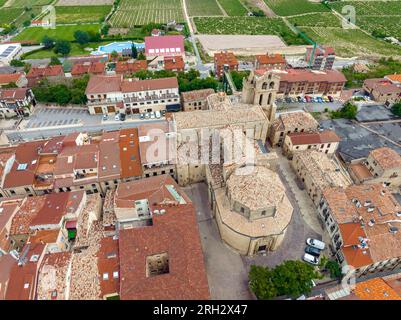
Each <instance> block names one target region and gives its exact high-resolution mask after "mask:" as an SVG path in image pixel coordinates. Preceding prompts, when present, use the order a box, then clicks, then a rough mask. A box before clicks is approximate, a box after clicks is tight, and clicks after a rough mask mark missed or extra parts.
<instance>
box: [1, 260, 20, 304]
mask: <svg viewBox="0 0 401 320" xmlns="http://www.w3.org/2000/svg"><path fill="white" fill-rule="evenodd" d="M16 264H17V260H15V259H14V258H13V257H12V256H11V255H9V254H6V255H2V256H0V301H1V300H5V297H6V291H7V284H8V282H9V279H10V274H11V270H12V268H13V266H14V265H16Z"/></svg>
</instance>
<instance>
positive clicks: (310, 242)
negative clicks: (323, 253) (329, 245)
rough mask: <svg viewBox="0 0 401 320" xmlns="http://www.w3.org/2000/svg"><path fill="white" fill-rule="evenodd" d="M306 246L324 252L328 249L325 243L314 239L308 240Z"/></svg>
mask: <svg viewBox="0 0 401 320" xmlns="http://www.w3.org/2000/svg"><path fill="white" fill-rule="evenodd" d="M306 244H308V245H310V246H311V247H314V248H316V249H319V250H323V249H324V248H325V247H326V244H325V243H324V242H323V241H320V240H317V239H312V238H308V239H306Z"/></svg>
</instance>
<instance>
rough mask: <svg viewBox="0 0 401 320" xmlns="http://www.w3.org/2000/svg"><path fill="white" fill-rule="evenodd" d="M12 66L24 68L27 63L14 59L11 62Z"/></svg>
mask: <svg viewBox="0 0 401 320" xmlns="http://www.w3.org/2000/svg"><path fill="white" fill-rule="evenodd" d="M10 66H12V67H23V66H25V63H24V62H23V61H21V60H15V59H13V60H11V61H10Z"/></svg>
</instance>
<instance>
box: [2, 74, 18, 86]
mask: <svg viewBox="0 0 401 320" xmlns="http://www.w3.org/2000/svg"><path fill="white" fill-rule="evenodd" d="M21 77H22V73H6V74H0V86H1V85H6V84H9V83H16V82H17V81H18V80H19V79H20V78H21Z"/></svg>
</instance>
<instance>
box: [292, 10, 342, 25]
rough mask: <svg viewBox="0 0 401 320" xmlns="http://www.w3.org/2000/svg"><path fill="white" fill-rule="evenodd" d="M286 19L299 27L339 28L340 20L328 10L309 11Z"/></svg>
mask: <svg viewBox="0 0 401 320" xmlns="http://www.w3.org/2000/svg"><path fill="white" fill-rule="evenodd" d="M287 20H288V21H289V22H290V23H292V24H293V25H296V26H299V27H337V28H341V20H340V19H339V18H338V17H337V16H335V15H334V14H332V13H330V12H321V13H309V14H305V15H302V16H296V17H289V18H287Z"/></svg>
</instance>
